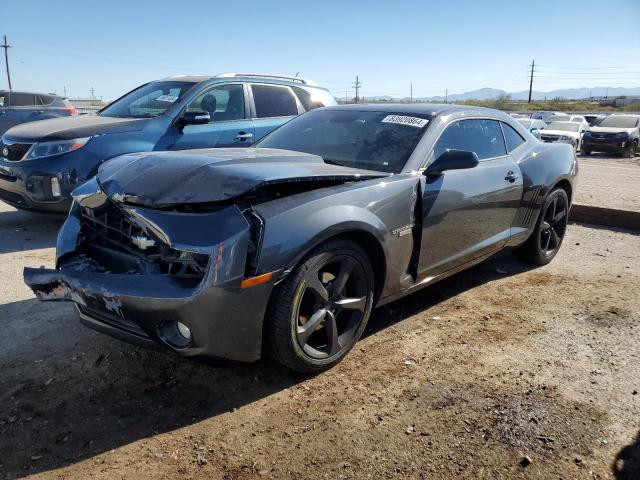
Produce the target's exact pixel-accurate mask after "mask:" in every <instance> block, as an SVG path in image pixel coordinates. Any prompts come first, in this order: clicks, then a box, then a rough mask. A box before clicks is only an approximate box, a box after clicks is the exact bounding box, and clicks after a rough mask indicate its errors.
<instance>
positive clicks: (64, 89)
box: [62, 85, 67, 97]
mask: <svg viewBox="0 0 640 480" xmlns="http://www.w3.org/2000/svg"><path fill="white" fill-rule="evenodd" d="M62 91H63V92H64V96H65V97H66V96H67V86H66V85H63V86H62Z"/></svg>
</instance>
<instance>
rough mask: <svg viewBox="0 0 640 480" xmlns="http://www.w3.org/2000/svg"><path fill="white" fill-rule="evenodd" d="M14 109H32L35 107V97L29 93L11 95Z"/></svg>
mask: <svg viewBox="0 0 640 480" xmlns="http://www.w3.org/2000/svg"><path fill="white" fill-rule="evenodd" d="M9 98H10V99H11V106H12V107H31V106H33V105H35V97H34V96H33V95H31V94H29V93H11V94H10V96H9Z"/></svg>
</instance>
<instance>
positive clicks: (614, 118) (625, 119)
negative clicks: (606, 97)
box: [598, 115, 638, 128]
mask: <svg viewBox="0 0 640 480" xmlns="http://www.w3.org/2000/svg"><path fill="white" fill-rule="evenodd" d="M637 125H638V117H634V116H632V115H611V116H610V117H606V118H605V119H604V120H602V121H601V122H600V123H599V124H598V126H599V127H614V128H633V127H636V126H637Z"/></svg>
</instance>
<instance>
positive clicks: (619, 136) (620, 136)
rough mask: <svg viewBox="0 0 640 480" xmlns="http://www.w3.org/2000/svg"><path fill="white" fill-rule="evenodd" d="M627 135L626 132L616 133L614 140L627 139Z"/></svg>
mask: <svg viewBox="0 0 640 480" xmlns="http://www.w3.org/2000/svg"><path fill="white" fill-rule="evenodd" d="M628 136H629V134H628V133H627V132H620V133H616V138H627V137H628Z"/></svg>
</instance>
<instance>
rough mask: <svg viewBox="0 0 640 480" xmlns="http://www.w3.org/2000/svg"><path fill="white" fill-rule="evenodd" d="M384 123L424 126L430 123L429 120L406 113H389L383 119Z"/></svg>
mask: <svg viewBox="0 0 640 480" xmlns="http://www.w3.org/2000/svg"><path fill="white" fill-rule="evenodd" d="M382 123H397V124H399V125H409V126H410V127H417V128H422V127H424V126H425V125H426V124H427V123H429V120H426V119H424V118H418V117H407V116H405V115H387V116H386V117H384V118H383V119H382Z"/></svg>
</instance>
